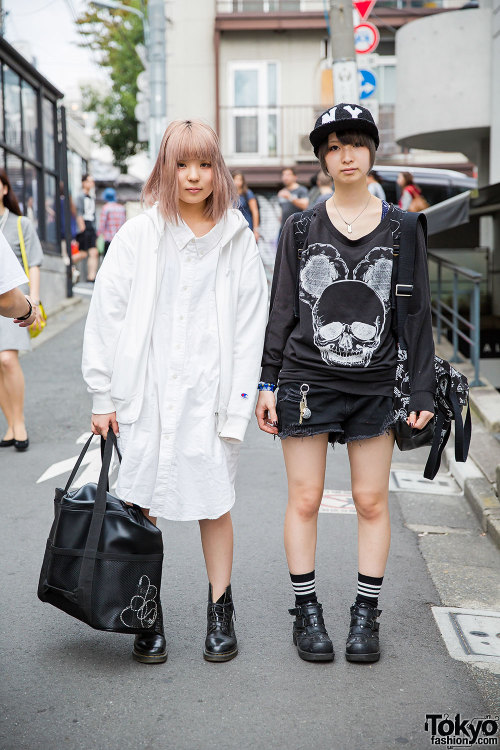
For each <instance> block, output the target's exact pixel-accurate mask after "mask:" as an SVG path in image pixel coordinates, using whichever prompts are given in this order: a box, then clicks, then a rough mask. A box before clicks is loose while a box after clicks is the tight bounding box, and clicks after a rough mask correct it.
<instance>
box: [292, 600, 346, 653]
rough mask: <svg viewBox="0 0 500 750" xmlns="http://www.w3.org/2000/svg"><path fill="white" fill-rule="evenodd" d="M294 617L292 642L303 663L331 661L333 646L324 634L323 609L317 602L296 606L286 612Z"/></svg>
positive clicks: (325, 633) (326, 634)
mask: <svg viewBox="0 0 500 750" xmlns="http://www.w3.org/2000/svg"><path fill="white" fill-rule="evenodd" d="M288 611H289V612H290V614H291V615H295V622H294V623H293V642H294V644H295V646H297V651H298V653H299V656H300V658H301V659H304V660H305V661H333V659H334V657H335V653H334V651H333V644H332V642H331V640H330V638H329V636H328V633H327V632H326V628H325V621H324V620H323V607H322V606H321V604H320V603H319V602H305V603H304V604H297V606H296V607H294V608H293V609H289V610H288Z"/></svg>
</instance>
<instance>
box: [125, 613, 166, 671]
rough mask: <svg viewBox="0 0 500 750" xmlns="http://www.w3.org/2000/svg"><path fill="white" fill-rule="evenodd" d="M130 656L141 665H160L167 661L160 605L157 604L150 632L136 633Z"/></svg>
mask: <svg viewBox="0 0 500 750" xmlns="http://www.w3.org/2000/svg"><path fill="white" fill-rule="evenodd" d="M132 656H133V658H134V659H135V660H136V661H140V662H142V664H162V663H163V662H164V661H167V657H168V651H167V643H166V641H165V633H164V631H163V612H162V608H161V603H159V604H158V616H157V618H156V623H155V626H154V628H153V629H152V630H145V631H144V633H138V634H137V635H136V636H135V640H134V650H133V651H132Z"/></svg>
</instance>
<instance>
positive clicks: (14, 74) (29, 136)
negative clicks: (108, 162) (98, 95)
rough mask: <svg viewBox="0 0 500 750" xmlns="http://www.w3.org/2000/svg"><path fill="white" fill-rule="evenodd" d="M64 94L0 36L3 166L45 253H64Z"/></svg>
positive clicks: (0, 154) (0, 151) (0, 148)
mask: <svg viewBox="0 0 500 750" xmlns="http://www.w3.org/2000/svg"><path fill="white" fill-rule="evenodd" d="M60 97H61V94H60V93H59V92H58V91H57V89H55V88H54V87H52V86H51V84H49V82H48V81H46V80H45V79H44V78H43V77H41V76H40V75H39V74H38V73H37V71H36V70H35V69H34V68H33V67H32V66H31V65H30V64H29V63H28V62H27V61H26V60H24V59H23V58H22V57H21V56H20V55H19V54H18V53H17V52H16V51H15V50H14V49H13V48H12V47H10V45H9V44H8V43H7V42H5V41H4V40H3V39H0V167H2V168H4V169H5V171H6V172H7V175H8V176H9V179H10V182H11V185H12V188H13V190H14V192H15V194H16V196H17V200H18V202H19V206H20V208H21V210H22V213H23V214H24V215H25V216H28V217H29V218H30V219H31V220H32V221H33V223H34V225H35V227H36V230H37V232H38V235H39V237H40V240H41V241H42V245H43V247H44V251H45V252H48V253H53V254H59V253H60V252H61V242H60V240H61V237H60V231H59V227H60V221H59V213H60V202H59V200H58V195H59V188H58V186H59V180H60V174H59V163H58V162H59V159H58V149H59V147H60V146H59V143H58V132H59V127H58V110H57V100H58V99H59V98H60Z"/></svg>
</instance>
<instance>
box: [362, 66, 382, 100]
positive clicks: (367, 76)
mask: <svg viewBox="0 0 500 750" xmlns="http://www.w3.org/2000/svg"><path fill="white" fill-rule="evenodd" d="M358 76H359V96H360V99H368V97H369V96H371V95H372V94H373V93H374V91H375V89H376V88H377V79H376V78H375V76H374V75H373V73H372V72H371V71H370V70H358Z"/></svg>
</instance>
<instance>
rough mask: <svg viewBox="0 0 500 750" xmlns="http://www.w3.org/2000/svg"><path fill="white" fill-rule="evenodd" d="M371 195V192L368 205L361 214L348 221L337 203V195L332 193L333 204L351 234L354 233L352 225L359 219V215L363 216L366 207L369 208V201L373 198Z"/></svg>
mask: <svg viewBox="0 0 500 750" xmlns="http://www.w3.org/2000/svg"><path fill="white" fill-rule="evenodd" d="M371 197H372V196H371V193H370V196H369V197H368V200H367V201H366V206H365V207H364V209H363V210H362V211H360V212H359V214H358V215H357V216H356V218H355V219H353V220H352V221H346V220H345V219H344V217H343V216H342V214H341V213H340V211H339V209H338V206H337V204H336V203H335V197H334V196H333V195H332V199H333V205H334V206H335V208H336V210H337V213H338V215H339V216H340V218H341V219H342V221H343V222H344V224H345V225H346V226H347V231H348V232H349V234H352V225H353V224H354V222H355V221H356V220H357V219H359V217H360V216H361V214H362V213H364V212H365V211H366V209H367V208H368V204H369V202H370V200H371Z"/></svg>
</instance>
